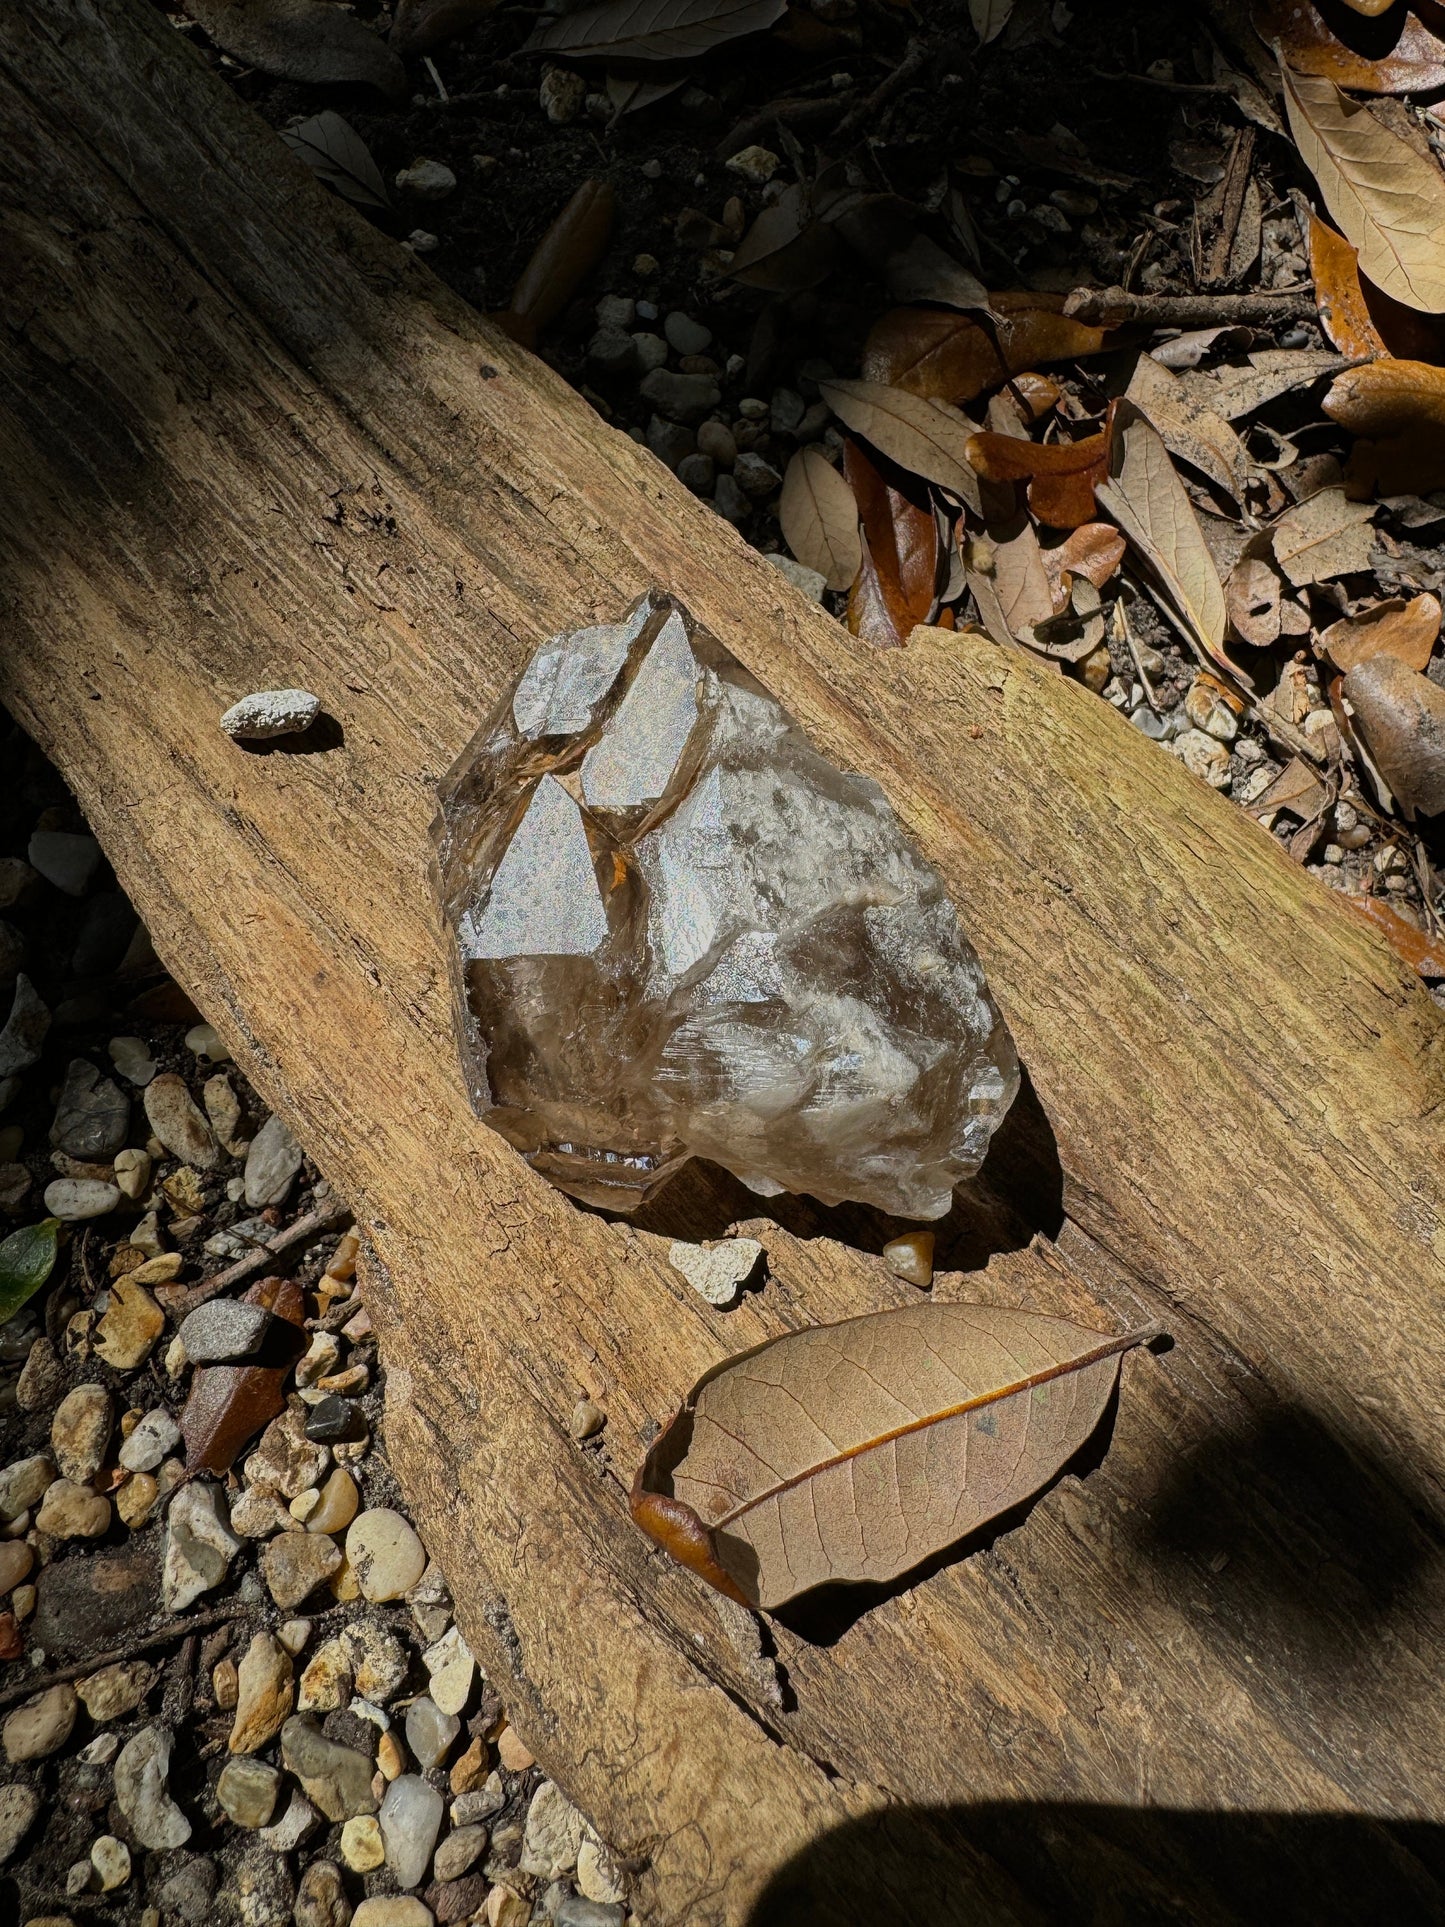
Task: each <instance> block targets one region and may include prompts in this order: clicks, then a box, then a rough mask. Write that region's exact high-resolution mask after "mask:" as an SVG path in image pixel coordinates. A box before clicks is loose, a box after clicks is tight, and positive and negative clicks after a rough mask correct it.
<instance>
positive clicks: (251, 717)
mask: <svg viewBox="0 0 1445 1927" xmlns="http://www.w3.org/2000/svg"><path fill="white" fill-rule="evenodd" d="M320 714H321V698H320V697H319V696H313V695H312V693H311V691H310V690H309V689H258V690H257V691H256V692H255V693H254V694H253V695H250V696H243V697H242V698H241V700H240V702H238V703H232V705H231V707H230V708H229V709H228V710H227V711H226V713H225V715H224V716H222V718H221V728H222V729H223V730H225V732H226V734H227V735H228V736H229V737H231V738H232V740H233V741H235V742H238V743H259V742H265V741H267V740H268V739H269V738H271V737H273V736H295V735H298V734H299V733H300V732H301V731H302V730H303V729H309V728H310V727H311V725H312V723H314V722H315V721H316V718H317V717H318V716H319V715H320Z"/></svg>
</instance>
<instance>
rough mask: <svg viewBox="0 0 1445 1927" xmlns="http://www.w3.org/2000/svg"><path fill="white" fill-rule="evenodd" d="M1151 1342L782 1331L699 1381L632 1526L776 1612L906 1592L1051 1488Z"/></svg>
mask: <svg viewBox="0 0 1445 1927" xmlns="http://www.w3.org/2000/svg"><path fill="white" fill-rule="evenodd" d="M1151 1335H1152V1334H1150V1333H1148V1332H1134V1333H1131V1334H1129V1335H1128V1336H1126V1337H1122V1338H1110V1337H1108V1336H1107V1335H1106V1334H1105V1333H1103V1332H1095V1331H1088V1330H1086V1329H1085V1328H1084V1327H1083V1326H1081V1325H1075V1324H1072V1323H1071V1322H1070V1321H1069V1320H1067V1319H1063V1318H1051V1317H1047V1316H1045V1315H1044V1314H1042V1313H1039V1312H1032V1311H1020V1310H1016V1309H1014V1308H1012V1307H1009V1306H1005V1305H957V1304H950V1305H943V1304H927V1305H911V1306H907V1307H905V1308H904V1309H902V1310H900V1311H883V1312H872V1313H869V1314H867V1315H865V1316H864V1317H861V1318H850V1319H847V1320H845V1321H844V1322H843V1323H842V1324H838V1325H816V1326H813V1327H812V1328H811V1329H809V1330H807V1331H799V1332H789V1333H788V1334H787V1335H786V1336H784V1337H782V1338H775V1339H773V1340H771V1341H770V1342H769V1343H767V1344H764V1345H759V1346H757V1347H756V1348H755V1349H754V1350H752V1351H748V1352H741V1353H739V1354H737V1355H736V1356H735V1357H732V1358H729V1359H726V1360H724V1362H723V1363H722V1364H721V1365H718V1366H716V1367H715V1368H714V1369H713V1370H712V1371H710V1372H708V1373H706V1374H705V1375H704V1377H702V1378H701V1379H699V1380H698V1382H697V1384H696V1385H694V1387H693V1388H692V1390H691V1391H690V1392H689V1393H688V1395H687V1398H686V1400H685V1401H684V1403H683V1406H682V1409H681V1411H680V1412H679V1413H678V1414H677V1416H676V1417H675V1418H674V1419H673V1421H672V1423H671V1424H670V1425H669V1426H667V1427H666V1429H665V1430H664V1431H662V1432H661V1433H660V1434H659V1435H658V1437H657V1439H656V1440H655V1441H654V1442H653V1445H652V1448H651V1450H650V1451H649V1452H648V1454H647V1457H646V1459H645V1460H644V1461H643V1463H642V1465H641V1466H640V1467H639V1469H638V1473H637V1477H636V1479H635V1481H634V1483H633V1488H632V1515H633V1517H634V1519H635V1520H636V1521H637V1523H638V1524H639V1525H640V1526H641V1527H642V1529H643V1531H644V1532H647V1533H648V1534H650V1535H651V1537H652V1538H654V1539H655V1540H656V1541H657V1543H658V1544H659V1545H660V1546H662V1548H663V1549H664V1551H666V1552H668V1553H669V1554H670V1555H671V1556H672V1557H673V1558H674V1559H676V1560H678V1561H679V1562H680V1563H681V1564H682V1565H685V1566H687V1567H689V1568H690V1570H692V1571H693V1572H695V1573H697V1574H698V1575H699V1576H700V1577H701V1578H703V1579H705V1580H706V1581H707V1582H708V1584H709V1585H711V1586H715V1587H716V1588H717V1590H718V1591H719V1592H722V1593H725V1594H726V1595H727V1596H728V1597H729V1598H730V1599H735V1600H738V1601H740V1602H741V1603H742V1604H744V1605H748V1606H758V1607H761V1608H762V1609H763V1610H765V1611H769V1612H771V1611H774V1610H776V1609H777V1608H778V1607H779V1606H783V1605H786V1604H787V1603H788V1602H789V1601H790V1600H792V1599H796V1598H798V1597H799V1596H800V1595H801V1594H803V1593H807V1592H811V1591H812V1590H813V1589H814V1588H815V1587H818V1586H822V1585H826V1584H829V1583H835V1582H873V1583H882V1582H886V1581H889V1580H893V1579H896V1578H898V1577H899V1576H900V1575H901V1574H902V1573H905V1572H907V1571H909V1570H910V1568H912V1567H914V1566H916V1565H918V1564H919V1563H920V1561H922V1560H924V1559H927V1558H929V1557H930V1556H931V1555H933V1554H934V1553H937V1552H941V1551H943V1550H944V1549H945V1548H946V1547H948V1546H951V1545H953V1544H954V1543H955V1542H957V1541H958V1540H960V1539H964V1538H966V1537H967V1536H968V1535H969V1534H970V1533H974V1532H977V1531H979V1530H980V1528H982V1527H984V1526H986V1525H988V1524H989V1523H990V1522H991V1521H993V1520H995V1519H997V1518H999V1516H1000V1515H1001V1514H1003V1513H1006V1512H1008V1511H1009V1510H1011V1508H1013V1507H1014V1506H1017V1505H1020V1504H1021V1503H1022V1502H1023V1501H1025V1500H1027V1499H1031V1498H1033V1496H1034V1495H1035V1494H1036V1493H1037V1492H1038V1491H1040V1489H1041V1488H1042V1487H1043V1486H1045V1485H1047V1484H1048V1482H1049V1480H1050V1479H1052V1478H1053V1477H1054V1476H1055V1475H1056V1474H1057V1473H1058V1472H1060V1471H1061V1470H1062V1469H1063V1467H1064V1466H1065V1465H1066V1464H1067V1463H1068V1461H1069V1460H1070V1459H1071V1458H1072V1457H1073V1456H1074V1454H1075V1453H1076V1452H1077V1451H1078V1450H1079V1448H1080V1447H1081V1446H1082V1445H1084V1444H1085V1443H1086V1441H1087V1440H1088V1438H1089V1437H1090V1435H1091V1434H1092V1433H1093V1431H1094V1429H1095V1427H1096V1426H1097V1425H1098V1423H1099V1420H1100V1419H1101V1418H1102V1416H1103V1413H1104V1408H1105V1406H1106V1405H1107V1404H1108V1402H1109V1399H1110V1397H1111V1395H1112V1393H1113V1391H1114V1387H1115V1386H1116V1384H1117V1383H1118V1380H1119V1362H1120V1359H1121V1357H1122V1356H1123V1354H1124V1353H1125V1352H1126V1351H1128V1350H1130V1349H1131V1348H1132V1347H1133V1346H1136V1345H1139V1344H1142V1343H1143V1342H1144V1341H1145V1340H1146V1339H1147V1338H1148V1337H1150V1336H1151Z"/></svg>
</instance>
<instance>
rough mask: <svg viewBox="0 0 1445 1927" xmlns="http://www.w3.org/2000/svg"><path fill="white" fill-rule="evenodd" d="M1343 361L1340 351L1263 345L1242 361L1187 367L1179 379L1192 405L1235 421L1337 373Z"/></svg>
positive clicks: (1343, 363)
mask: <svg viewBox="0 0 1445 1927" xmlns="http://www.w3.org/2000/svg"><path fill="white" fill-rule="evenodd" d="M1344 365H1345V361H1344V357H1343V355H1333V354H1330V353H1329V352H1328V351H1326V350H1325V349H1320V348H1263V349H1261V350H1260V351H1259V353H1258V354H1253V355H1250V356H1249V358H1248V360H1247V361H1244V362H1227V363H1225V364H1224V365H1223V366H1222V367H1219V368H1210V369H1202V368H1190V369H1188V370H1187V371H1186V372H1184V373H1183V374H1181V375H1180V377H1179V381H1180V385H1181V386H1182V387H1183V389H1184V391H1185V393H1186V394H1187V395H1188V397H1189V399H1190V401H1191V402H1192V403H1193V404H1194V405H1195V406H1197V407H1200V408H1209V409H1212V410H1213V412H1214V413H1215V414H1217V415H1219V416H1220V417H1221V418H1222V419H1223V420H1225V421H1228V422H1237V421H1238V420H1239V419H1240V418H1241V416H1244V415H1252V414H1253V413H1254V411H1255V409H1256V408H1263V407H1264V405H1265V404H1266V402H1271V401H1274V400H1276V399H1277V398H1278V397H1279V396H1280V395H1287V394H1288V393H1289V392H1290V391H1291V389H1294V388H1304V387H1306V386H1308V384H1309V383H1310V382H1312V381H1318V380H1319V379H1320V377H1321V376H1322V375H1333V374H1337V373H1338V372H1339V370H1340V369H1341V368H1343V367H1344Z"/></svg>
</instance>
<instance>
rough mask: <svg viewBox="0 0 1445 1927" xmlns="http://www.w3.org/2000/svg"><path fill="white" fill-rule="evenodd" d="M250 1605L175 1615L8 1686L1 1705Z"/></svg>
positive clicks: (238, 1614) (232, 1616)
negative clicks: (124, 1640)
mask: <svg viewBox="0 0 1445 1927" xmlns="http://www.w3.org/2000/svg"><path fill="white" fill-rule="evenodd" d="M250 1610H251V1609H250V1607H249V1606H247V1605H246V1604H245V1603H244V1601H242V1600H240V1599H236V1600H233V1601H232V1602H231V1604H230V1605H229V1606H217V1607H216V1609H215V1610H214V1612H208V1613H201V1614H200V1615H199V1616H198V1617H197V1618H195V1619H173V1620H172V1621H171V1622H170V1624H169V1625H168V1626H161V1627H159V1628H158V1629H157V1630H156V1631H155V1632H153V1633H144V1634H142V1636H141V1637H140V1638H139V1639H133V1640H131V1641H130V1643H129V1644H128V1645H125V1646H116V1647H113V1648H112V1649H111V1651H110V1652H108V1653H92V1654H91V1656H90V1658H89V1659H81V1660H77V1661H76V1663H75V1664H74V1665H73V1666H62V1667H61V1668H60V1669H59V1671H57V1672H54V1673H43V1674H42V1675H41V1676H40V1678H39V1679H28V1680H25V1681H23V1682H22V1683H21V1684H20V1685H19V1686H9V1687H7V1688H6V1689H5V1691H4V1692H3V1693H0V1706H12V1705H13V1704H14V1703H15V1701H16V1700H25V1699H30V1698H31V1697H32V1695H34V1694H36V1693H43V1692H45V1690H46V1689H47V1687H51V1686H64V1685H65V1684H66V1682H67V1681H69V1680H72V1679H84V1678H85V1677H86V1676H87V1674H90V1673H98V1672H99V1671H100V1669H101V1667H102V1666H115V1665H117V1664H119V1663H120V1661H122V1660H126V1659H134V1658H135V1657H136V1655H137V1654H139V1653H148V1652H150V1651H151V1649H152V1647H155V1646H169V1645H170V1643H171V1641H172V1640H173V1639H187V1638H189V1637H190V1635H191V1634H192V1633H203V1632H205V1630H206V1628H207V1627H208V1626H219V1625H220V1624H221V1621H222V1620H224V1619H239V1618H241V1616H242V1615H243V1614H244V1613H247V1612H249V1611H250Z"/></svg>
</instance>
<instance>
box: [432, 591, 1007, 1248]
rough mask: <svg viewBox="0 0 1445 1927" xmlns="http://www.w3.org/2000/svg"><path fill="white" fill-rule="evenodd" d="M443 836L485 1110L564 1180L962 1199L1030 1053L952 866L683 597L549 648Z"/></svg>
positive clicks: (613, 1190) (438, 839) (628, 1198)
mask: <svg viewBox="0 0 1445 1927" xmlns="http://www.w3.org/2000/svg"><path fill="white" fill-rule="evenodd" d="M433 838H434V841H435V845H436V863H435V877H436V882H437V887H438V891H439V895H440V900H441V904H442V909H443V913H444V916H445V920H446V924H447V929H448V950H449V954H450V960H451V967H452V972H453V977H454V981H455V987H456V992H457V1000H458V1008H459V1021H460V1039H461V1056H462V1067H463V1071H464V1074H465V1077H466V1081H467V1087H468V1091H469V1093H470V1096H471V1100H472V1104H473V1106H474V1107H475V1109H476V1110H477V1112H478V1114H479V1115H480V1116H481V1117H483V1118H485V1120H486V1121H487V1123H488V1124H490V1125H491V1126H492V1128H493V1129H494V1130H496V1131H499V1132H500V1133H501V1135H502V1136H503V1137H504V1138H506V1140H507V1141H508V1143H510V1144H512V1145H514V1146H515V1147H516V1148H517V1150H519V1151H520V1152H521V1153H522V1155H523V1156H524V1157H525V1158H526V1159H527V1160H528V1162H529V1163H530V1164H532V1165H534V1166H535V1167H536V1169H537V1170H539V1171H541V1172H543V1173H545V1175H546V1176H547V1177H548V1178H550V1179H551V1180H552V1182H553V1183H554V1184H556V1185H558V1186H560V1187H561V1189H562V1190H564V1191H567V1192H570V1193H571V1194H572V1195H573V1196H574V1197H577V1198H581V1199H583V1200H584V1201H585V1202H587V1203H589V1204H594V1205H603V1206H608V1207H611V1208H612V1209H615V1210H621V1211H627V1210H631V1209H633V1208H634V1207H636V1206H637V1205H638V1204H640V1203H641V1202H642V1201H643V1199H644V1198H646V1197H647V1196H648V1195H649V1194H650V1193H651V1192H653V1191H654V1190H655V1189H656V1188H657V1187H658V1186H659V1185H660V1184H662V1183H663V1182H664V1181H665V1180H666V1179H667V1178H669V1177H670V1176H672V1174H673V1173H674V1172H676V1171H677V1170H678V1169H679V1167H680V1166H681V1165H682V1164H683V1163H684V1162H685V1161H686V1160H687V1159H688V1158H689V1157H701V1158H711V1159H712V1160H713V1161H714V1162H715V1163H717V1164H720V1165H722V1166H724V1167H725V1168H726V1169H727V1170H729V1171H731V1172H733V1173H734V1174H735V1175H736V1176H737V1177H739V1178H740V1179H742V1181H743V1183H744V1184H746V1185H748V1186H750V1187H751V1188H752V1190H754V1191H756V1192H760V1193H762V1194H764V1195H770V1194H774V1193H777V1192H780V1191H802V1192H809V1193H811V1194H812V1195H813V1196H814V1197H816V1198H819V1199H821V1200H822V1201H823V1202H824V1203H827V1204H838V1203H841V1202H842V1201H843V1200H845V1199H855V1200H859V1201H861V1202H865V1203H868V1204H873V1205H876V1206H879V1207H880V1208H881V1209H883V1210H885V1211H889V1212H893V1213H896V1214H898V1215H899V1216H902V1217H909V1218H937V1217H941V1216H942V1215H943V1213H944V1212H946V1211H947V1210H948V1207H949V1201H950V1197H951V1194H952V1191H953V1187H954V1186H955V1185H956V1184H957V1183H959V1181H960V1180H961V1179H963V1178H966V1177H969V1176H971V1175H972V1173H973V1172H974V1171H976V1170H977V1168H978V1166H979V1164H980V1163H981V1162H982V1160H983V1156H984V1152H985V1151H986V1150H987V1148H988V1141H989V1138H990V1136H991V1135H992V1133H993V1131H994V1129H995V1128H996V1126H997V1125H998V1123H999V1120H1000V1119H1001V1118H1002V1117H1003V1114H1004V1112H1005V1111H1006V1110H1007V1109H1008V1106H1009V1104H1010V1102H1011V1101H1012V1099H1013V1096H1014V1093H1015V1091H1016V1090H1017V1088H1018V1063H1017V1059H1016V1057H1015V1055H1014V1048H1013V1044H1012V1041H1011V1039H1010V1037H1009V1034H1008V1031H1007V1029H1006V1027H1005V1025H1004V1022H1003V1019H1002V1017H1001V1016H1000V1015H999V1012H998V1008H997V1006H996V1005H995V1003H994V1001H993V998H992V997H991V995H990V994H989V989H988V986H987V984H986V983H985V981H984V975H983V970H982V968H981V967H980V965H979V962H978V959H977V957H976V956H975V955H974V953H973V950H972V948H971V947H970V945H969V943H968V940H967V939H966V938H965V937H964V935H963V932H962V931H961V930H960V928H959V924H958V917H957V914H956V912H955V911H954V908H953V906H952V904H951V903H950V902H949V900H948V897H947V895H946V894H945V892H944V888H943V884H942V882H941V880H940V878H939V877H938V875H937V873H936V872H935V871H934V870H933V869H932V868H931V867H930V866H929V865H928V864H927V863H925V862H924V860H923V858H922V857H921V856H920V855H919V853H918V851H917V850H916V849H915V848H914V847H913V845H912V843H911V842H910V841H909V839H908V838H907V836H905V834H904V832H903V830H902V828H901V826H900V824H899V822H898V819H897V818H896V817H895V815H894V813H893V810H892V809H891V807H890V806H889V804H888V802H887V801H886V799H885V798H884V795H883V792H882V791H881V790H880V789H879V788H878V786H877V784H876V783H873V782H871V781H869V780H868V779H867V778H866V777H862V776H858V775H854V774H850V773H849V772H847V771H845V770H840V769H837V768H835V767H834V765H833V764H831V763H829V762H828V761H827V760H826V758H825V757H823V756H821V755H819V753H818V751H817V750H816V749H814V748H813V746H812V744H811V743H810V742H809V741H808V739H807V737H806V736H805V735H804V733H803V731H802V730H801V729H800V728H799V726H798V725H797V723H795V722H794V721H793V719H792V717H790V716H789V715H788V714H787V712H786V711H785V710H783V709H782V708H781V707H780V706H779V705H778V703H777V702H776V701H775V700H774V699H773V697H772V696H770V695H769V694H768V692H767V690H766V689H764V688H763V687H762V686H761V685H760V684H759V683H758V682H756V681H755V680H754V678H753V677H752V676H751V675H749V674H748V672H747V671H746V670H745V669H744V668H743V667H742V665H741V664H740V663H738V662H737V661H736V660H735V659H734V658H733V657H732V656H731V655H729V653H728V652H727V650H726V649H725V648H723V646H722V645H721V644H720V643H719V642H718V641H717V639H716V638H715V637H713V636H712V635H710V634H709V633H708V632H707V631H706V630H704V629H702V628H701V627H700V626H699V625H698V624H696V623H695V622H694V621H693V620H692V618H691V617H690V616H689V615H688V613H687V611H686V610H685V609H683V608H681V607H680V606H679V605H678V604H677V603H676V602H674V601H672V600H670V599H669V598H667V597H666V596H663V595H660V594H658V593H655V592H653V593H649V594H647V595H645V596H643V597H642V598H641V599H640V600H639V601H638V602H636V603H635V604H634V605H633V607H632V608H631V609H629V610H628V612H627V613H626V615H625V616H623V618H622V619H621V621H619V622H609V623H602V624H598V625H596V626H593V627H590V628H583V629H576V630H573V631H571V632H570V633H568V634H565V635H560V636H556V637H554V638H553V639H552V640H551V641H550V642H547V643H544V644H543V645H542V646H541V647H540V648H539V649H538V650H537V652H536V653H535V655H533V657H532V659H531V661H530V662H529V663H528V664H527V666H526V668H525V669H524V670H523V671H522V674H521V676H520V678H519V679H518V681H517V682H516V684H515V685H514V687H513V688H512V689H510V690H509V691H508V693H507V695H506V696H505V697H504V699H503V700H502V702H501V703H500V704H499V705H498V707H497V708H496V709H495V710H494V711H493V713H492V715H491V716H490V717H489V718H488V720H487V722H486V723H485V724H484V725H483V726H482V728H481V729H480V730H479V731H478V733H477V735H476V737H475V738H474V739H473V741H472V742H471V743H470V744H469V745H468V747H467V749H466V750H465V751H464V752H463V754H462V755H461V756H460V757H459V758H458V759H457V761H456V763H455V764H454V765H453V767H452V769H451V770H450V772H449V773H448V775H447V776H446V778H445V780H444V781H443V783H442V785H441V811H440V814H439V816H438V817H437V820H436V823H435V824H434V826H433Z"/></svg>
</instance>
